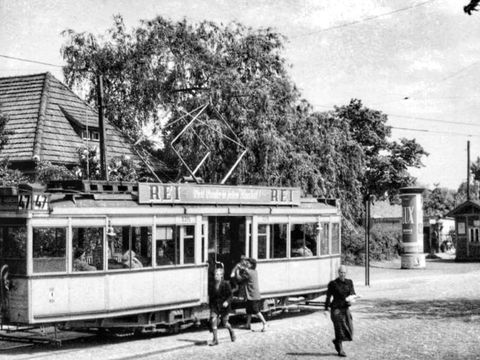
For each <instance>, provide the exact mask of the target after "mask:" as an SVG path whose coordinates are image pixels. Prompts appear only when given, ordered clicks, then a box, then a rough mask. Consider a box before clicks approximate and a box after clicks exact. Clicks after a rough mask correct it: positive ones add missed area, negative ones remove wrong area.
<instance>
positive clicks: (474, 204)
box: [445, 200, 480, 217]
mask: <svg viewBox="0 0 480 360" xmlns="http://www.w3.org/2000/svg"><path fill="white" fill-rule="evenodd" d="M473 212H476V213H478V212H480V200H468V201H465V202H463V203H461V204H460V205H458V206H457V207H456V208H455V209H453V210H451V211H450V212H449V213H448V214H446V215H445V216H446V217H455V216H456V215H463V214H468V213H473Z"/></svg>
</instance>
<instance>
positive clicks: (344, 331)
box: [325, 265, 355, 357]
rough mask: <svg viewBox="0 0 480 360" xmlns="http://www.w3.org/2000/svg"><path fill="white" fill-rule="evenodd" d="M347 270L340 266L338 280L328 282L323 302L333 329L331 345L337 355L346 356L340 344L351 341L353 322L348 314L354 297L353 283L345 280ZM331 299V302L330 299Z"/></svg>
mask: <svg viewBox="0 0 480 360" xmlns="http://www.w3.org/2000/svg"><path fill="white" fill-rule="evenodd" d="M346 275H347V269H346V267H345V266H343V265H342V266H340V268H339V269H338V278H336V279H335V280H332V281H330V283H329V284H328V289H327V299H326V301H325V310H328V308H330V318H331V319H332V322H333V327H334V329H335V339H334V340H333V344H334V345H335V350H337V352H338V355H339V356H342V357H345V356H347V355H346V354H345V352H344V351H343V346H342V342H343V341H352V339H353V321H352V314H351V313H350V309H349V307H350V301H349V297H350V298H352V297H353V296H354V295H355V289H354V288H353V282H352V280H350V279H347V278H346ZM332 297H333V300H332V301H330V299H331V298H332Z"/></svg>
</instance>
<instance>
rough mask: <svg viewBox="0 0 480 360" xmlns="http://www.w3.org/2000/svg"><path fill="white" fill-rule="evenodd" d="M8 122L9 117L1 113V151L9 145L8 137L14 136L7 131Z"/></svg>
mask: <svg viewBox="0 0 480 360" xmlns="http://www.w3.org/2000/svg"><path fill="white" fill-rule="evenodd" d="M7 122H8V116H7V115H5V114H3V113H2V112H0V151H2V150H3V148H4V147H5V145H7V143H8V137H9V136H10V135H12V134H13V132H11V131H8V130H6V129H5V127H6V126H7Z"/></svg>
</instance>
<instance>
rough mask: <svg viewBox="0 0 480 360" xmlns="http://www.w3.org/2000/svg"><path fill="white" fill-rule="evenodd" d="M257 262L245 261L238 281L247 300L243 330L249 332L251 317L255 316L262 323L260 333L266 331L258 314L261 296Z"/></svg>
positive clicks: (262, 318)
mask: <svg viewBox="0 0 480 360" xmlns="http://www.w3.org/2000/svg"><path fill="white" fill-rule="evenodd" d="M256 268H257V261H256V260H255V259H251V258H248V259H246V267H245V268H242V269H241V270H240V272H239V277H240V281H241V282H242V284H243V286H244V287H245V295H246V298H247V302H246V311H247V323H246V324H245V328H246V329H248V330H251V322H252V315H256V316H257V317H258V318H259V319H260V320H261V322H262V324H263V327H262V331H266V330H267V322H266V321H265V318H264V317H263V315H262V313H261V312H260V305H261V295H260V289H259V286H258V273H257V270H256Z"/></svg>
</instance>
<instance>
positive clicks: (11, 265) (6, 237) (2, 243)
mask: <svg viewBox="0 0 480 360" xmlns="http://www.w3.org/2000/svg"><path fill="white" fill-rule="evenodd" d="M26 242H27V228H26V227H25V226H1V227H0V264H1V265H2V266H3V265H4V264H6V265H8V269H9V272H10V273H11V274H18V275H25V274H26V273H27V261H26V260H27V250H26V249H27V248H26Z"/></svg>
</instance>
